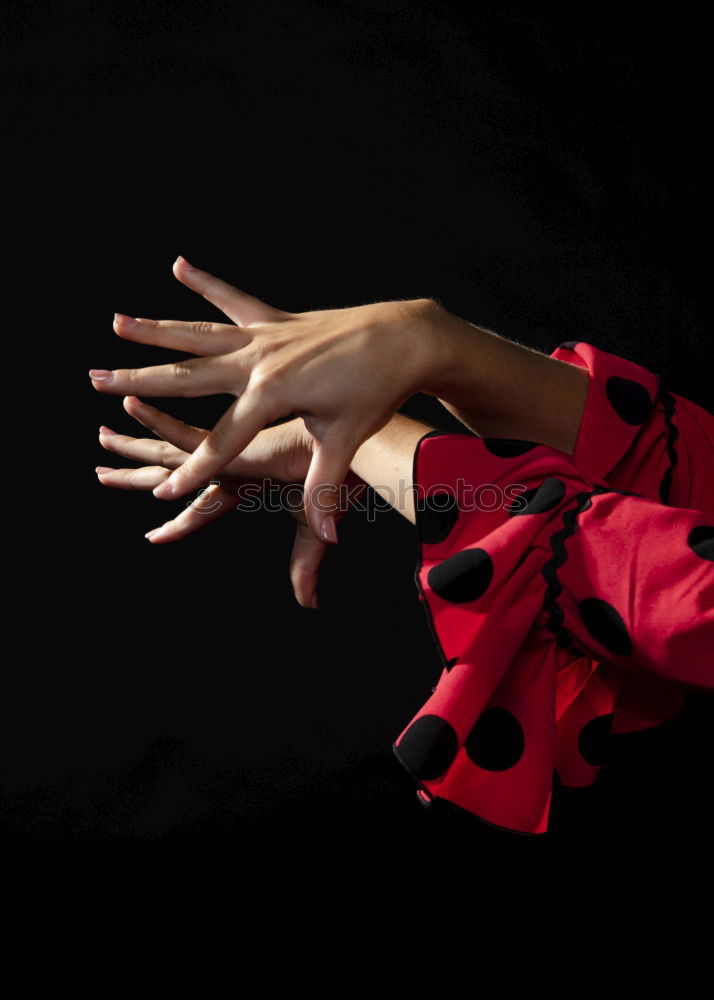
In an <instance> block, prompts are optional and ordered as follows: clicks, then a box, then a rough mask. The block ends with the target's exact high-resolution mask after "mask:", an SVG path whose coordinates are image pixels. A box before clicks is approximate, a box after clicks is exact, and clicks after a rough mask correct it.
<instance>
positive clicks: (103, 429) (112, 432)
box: [99, 424, 116, 434]
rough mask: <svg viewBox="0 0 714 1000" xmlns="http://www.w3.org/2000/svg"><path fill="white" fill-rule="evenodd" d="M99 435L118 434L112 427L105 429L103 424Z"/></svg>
mask: <svg viewBox="0 0 714 1000" xmlns="http://www.w3.org/2000/svg"><path fill="white" fill-rule="evenodd" d="M99 433H100V434H116V431H113V430H112V429H111V427H105V426H104V424H102V426H101V427H100V428H99Z"/></svg>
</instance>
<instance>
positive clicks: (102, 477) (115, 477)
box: [94, 465, 171, 490]
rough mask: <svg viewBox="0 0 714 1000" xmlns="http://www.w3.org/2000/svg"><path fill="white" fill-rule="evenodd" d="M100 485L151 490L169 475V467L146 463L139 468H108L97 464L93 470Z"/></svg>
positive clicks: (121, 488) (119, 488)
mask: <svg viewBox="0 0 714 1000" xmlns="http://www.w3.org/2000/svg"><path fill="white" fill-rule="evenodd" d="M94 471H95V472H96V473H97V477H98V479H99V482H100V483H101V484H102V486H113V487H114V488H115V489H118V490H153V489H154V487H155V486H158V485H159V483H163V481H164V480H165V479H168V477H169V476H170V475H171V472H170V470H169V469H164V468H162V467H161V466H160V465H147V466H144V467H143V468H141V469H110V468H108V467H107V466H106V465H98V466H97V467H96V469H95V470H94Z"/></svg>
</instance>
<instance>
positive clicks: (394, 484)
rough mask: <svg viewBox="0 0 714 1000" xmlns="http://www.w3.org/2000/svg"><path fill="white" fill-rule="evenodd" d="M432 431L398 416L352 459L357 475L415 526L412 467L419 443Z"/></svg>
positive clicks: (427, 426) (418, 423)
mask: <svg viewBox="0 0 714 1000" xmlns="http://www.w3.org/2000/svg"><path fill="white" fill-rule="evenodd" d="M430 430H432V428H431V427H430V426H429V425H427V424H422V423H420V422H419V421H418V420H412V419H410V418H409V417H405V416H403V414H401V413H396V414H395V415H394V416H393V417H392V419H391V420H390V421H389V423H388V424H387V425H386V426H385V427H383V428H382V429H381V430H380V431H377V433H376V434H373V435H372V437H370V438H368V439H367V440H366V441H365V442H364V443H363V444H362V445H360V447H359V448H358V449H357V452H356V454H355V456H354V458H353V460H352V464H351V469H352V471H353V472H354V473H355V475H357V476H359V477H360V479H363V480H364V481H365V482H366V483H368V484H369V485H370V486H371V487H372V489H373V490H374V491H375V492H376V493H378V494H379V495H380V496H381V497H382V499H384V500H386V501H387V503H389V504H391V505H392V507H394V509H395V510H398V511H399V513H400V514H402V515H403V516H404V517H406V519H407V520H408V521H411V523H412V524H414V522H415V511H414V494H413V479H412V468H413V462H414V452H415V450H416V446H417V442H418V441H419V439H420V438H421V437H423V435H424V434H426V433H427V432H428V431H430Z"/></svg>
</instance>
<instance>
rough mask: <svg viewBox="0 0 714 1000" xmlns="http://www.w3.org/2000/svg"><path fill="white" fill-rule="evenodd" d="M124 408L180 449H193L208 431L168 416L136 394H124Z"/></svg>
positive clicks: (190, 450) (131, 415) (188, 450)
mask: <svg viewBox="0 0 714 1000" xmlns="http://www.w3.org/2000/svg"><path fill="white" fill-rule="evenodd" d="M124 409H125V410H126V412H127V413H128V414H129V416H130V417H133V418H134V420H136V421H137V422H138V423H140V424H141V425H142V426H143V427H146V428H148V430H150V431H153V432H154V433H155V434H158V436H159V437H160V438H163V439H164V441H168V442H170V443H171V444H173V445H175V446H176V447H177V448H180V449H181V451H187V452H192V451H195V450H196V448H198V446H199V444H200V443H201V441H203V439H204V438H205V436H206V434H207V433H208V431H205V430H204V429H203V428H202V427H194V426H193V425H192V424H187V423H185V422H184V421H183V420H177V419H176V417H171V416H169V414H168V413H164V412H163V410H157V408H156V407H155V406H149V404H148V403H145V402H143V400H141V399H139V398H138V396H126V397H125V399H124Z"/></svg>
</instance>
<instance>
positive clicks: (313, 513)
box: [304, 428, 355, 542]
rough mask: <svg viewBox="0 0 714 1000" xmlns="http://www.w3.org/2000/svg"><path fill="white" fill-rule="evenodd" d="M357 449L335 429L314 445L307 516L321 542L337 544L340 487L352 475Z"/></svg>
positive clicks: (307, 480)
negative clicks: (351, 463)
mask: <svg viewBox="0 0 714 1000" xmlns="http://www.w3.org/2000/svg"><path fill="white" fill-rule="evenodd" d="M354 451H355V449H354V448H353V447H351V445H350V443H349V442H348V440H347V438H346V436H345V435H344V434H343V433H342V432H341V431H339V430H337V429H336V428H333V429H331V430H330V431H329V432H328V433H327V434H326V435H325V437H323V438H322V440H319V441H317V440H316V442H315V448H314V450H313V455H312V461H311V462H310V468H309V469H308V473H307V475H306V476H305V493H304V502H305V517H306V518H307V522H308V524H309V525H310V529H311V531H312V533H313V535H314V536H315V538H317V539H319V540H320V541H322V542H336V541H337V527H336V523H337V520H338V519H339V501H340V486H341V485H342V484H343V483H344V481H345V478H346V476H347V473H348V472H349V468H350V462H351V461H352V458H353V457H354Z"/></svg>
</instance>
